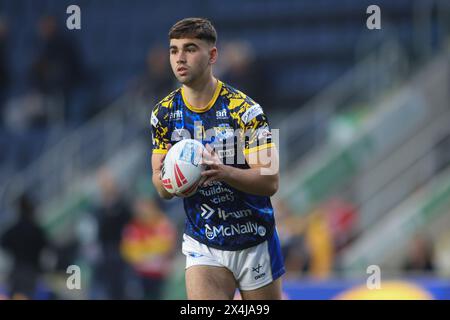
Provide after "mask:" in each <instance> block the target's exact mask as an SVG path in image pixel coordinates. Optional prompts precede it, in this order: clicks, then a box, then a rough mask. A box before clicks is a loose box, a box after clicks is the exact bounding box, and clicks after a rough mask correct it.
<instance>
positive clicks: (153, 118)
mask: <svg viewBox="0 0 450 320" xmlns="http://www.w3.org/2000/svg"><path fill="white" fill-rule="evenodd" d="M150 122H151V124H152V126H154V127H156V125H157V124H158V118H157V117H156V116H155V114H154V113H153V112H152V116H151V120H150Z"/></svg>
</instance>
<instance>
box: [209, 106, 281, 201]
mask: <svg viewBox="0 0 450 320" xmlns="http://www.w3.org/2000/svg"><path fill="white" fill-rule="evenodd" d="M241 128H242V129H243V133H244V137H243V138H242V140H243V142H244V150H243V151H244V155H245V159H246V161H247V164H248V165H249V167H250V168H248V169H240V168H236V167H232V166H228V165H224V164H223V163H222V162H221V161H220V158H219V157H218V155H217V154H216V153H215V152H214V150H212V148H210V147H208V146H207V150H208V151H207V152H205V155H204V159H205V163H206V164H207V165H208V166H209V170H207V171H205V172H203V175H204V176H206V177H207V180H206V181H205V182H206V183H207V182H208V181H213V180H218V181H224V182H226V183H227V184H229V185H230V186H232V187H234V188H236V189H238V190H241V191H243V192H247V193H251V194H255V195H262V196H273V195H274V194H275V193H276V192H277V191H278V184H279V156H278V150H277V148H276V146H275V144H274V143H273V142H272V132H271V130H270V127H269V123H268V120H267V117H266V116H265V114H264V112H263V110H262V108H261V107H260V106H259V105H257V104H254V105H252V106H250V107H249V108H247V110H246V111H245V112H244V113H243V115H242V116H241Z"/></svg>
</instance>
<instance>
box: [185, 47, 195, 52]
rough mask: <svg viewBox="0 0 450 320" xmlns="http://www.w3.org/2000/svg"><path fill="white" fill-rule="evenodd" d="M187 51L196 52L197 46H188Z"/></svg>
mask: <svg viewBox="0 0 450 320" xmlns="http://www.w3.org/2000/svg"><path fill="white" fill-rule="evenodd" d="M186 51H187V52H189V53H193V52H195V48H194V47H190V48H187V49H186Z"/></svg>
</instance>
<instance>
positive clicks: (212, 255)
mask: <svg viewBox="0 0 450 320" xmlns="http://www.w3.org/2000/svg"><path fill="white" fill-rule="evenodd" d="M182 251H183V254H184V255H185V256H186V269H188V268H189V267H192V266H196V265H208V266H216V267H225V268H227V269H228V270H230V271H231V272H232V273H233V275H234V278H235V279H236V282H237V283H238V286H239V289H241V290H244V291H248V290H255V289H258V288H261V287H264V286H266V285H268V284H269V283H271V282H272V281H274V280H276V279H277V278H279V277H281V276H282V275H283V274H284V273H285V269H284V264H283V257H282V254H281V248H280V242H279V239H278V234H277V232H276V230H274V231H273V234H272V236H271V237H270V238H269V239H267V240H266V241H264V242H262V243H260V244H258V245H256V246H254V247H250V248H247V249H244V250H237V251H227V250H219V249H215V248H210V247H208V246H207V245H205V244H203V243H201V242H199V241H197V240H195V239H194V238H192V237H190V236H188V235H187V234H184V235H183V245H182Z"/></svg>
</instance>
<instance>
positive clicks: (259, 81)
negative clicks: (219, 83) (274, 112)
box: [221, 40, 275, 108]
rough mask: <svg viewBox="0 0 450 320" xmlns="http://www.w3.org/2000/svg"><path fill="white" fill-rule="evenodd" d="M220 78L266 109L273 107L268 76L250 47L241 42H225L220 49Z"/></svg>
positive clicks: (246, 43)
mask: <svg viewBox="0 0 450 320" xmlns="http://www.w3.org/2000/svg"><path fill="white" fill-rule="evenodd" d="M222 55H223V59H222V60H223V63H222V66H221V67H222V70H221V71H222V74H221V78H222V79H223V81H224V82H226V83H229V84H230V85H231V86H233V87H235V88H239V89H240V90H242V91H243V92H246V93H247V94H248V95H250V96H252V97H258V100H259V101H260V103H261V104H262V105H264V106H267V107H266V108H270V107H275V106H273V105H272V103H273V101H274V100H272V98H273V97H271V96H270V93H271V90H270V84H269V79H270V76H268V74H266V72H265V70H264V68H263V67H262V66H261V63H260V62H259V61H258V60H257V58H256V56H255V53H254V51H253V48H252V47H251V45H250V44H249V43H248V42H246V41H243V40H233V41H229V42H226V43H225V45H224V46H223V48H222Z"/></svg>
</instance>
